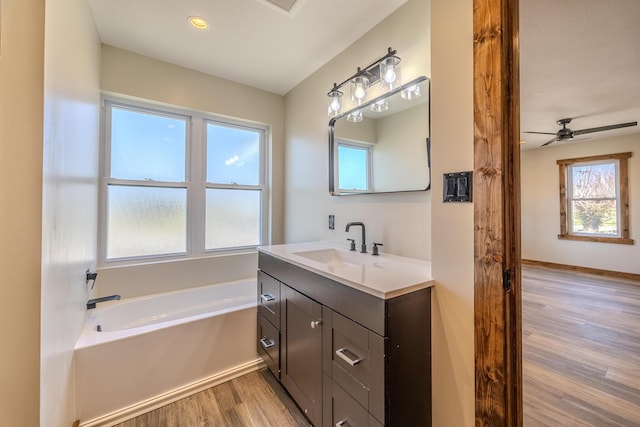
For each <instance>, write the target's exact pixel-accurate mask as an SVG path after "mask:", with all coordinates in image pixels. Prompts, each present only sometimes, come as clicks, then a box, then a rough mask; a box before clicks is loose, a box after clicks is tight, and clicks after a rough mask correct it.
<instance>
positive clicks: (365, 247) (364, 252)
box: [345, 222, 367, 254]
mask: <svg viewBox="0 0 640 427" xmlns="http://www.w3.org/2000/svg"><path fill="white" fill-rule="evenodd" d="M352 225H359V226H360V227H362V246H360V253H363V254H366V253H367V242H366V240H365V234H364V224H363V223H361V222H350V223H348V224H347V228H346V230H345V231H349V229H350V228H351V226H352Z"/></svg>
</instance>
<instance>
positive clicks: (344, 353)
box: [336, 347, 362, 366]
mask: <svg viewBox="0 0 640 427" xmlns="http://www.w3.org/2000/svg"><path fill="white" fill-rule="evenodd" d="M347 353H349V354H351V355H353V356H355V354H353V353H352V352H350V351H349V350H348V349H347V348H346V347H343V348H340V349H338V350H336V355H337V356H338V357H339V358H340V359H342V360H344V361H345V362H347V363H348V364H349V365H351V366H356V365H357V364H358V363H360V362H362V358H361V357H360V358H359V357H357V356H356V358H355V359H352V358H351V357H349V355H348V354H347Z"/></svg>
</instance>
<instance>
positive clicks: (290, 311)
mask: <svg viewBox="0 0 640 427" xmlns="http://www.w3.org/2000/svg"><path fill="white" fill-rule="evenodd" d="M282 294H283V299H282V304H283V305H282V306H281V309H282V310H283V321H282V323H283V324H284V327H283V328H282V382H283V384H284V386H285V387H286V389H287V391H288V392H289V394H291V396H292V397H293V399H294V400H295V401H296V403H297V404H298V406H300V408H301V409H302V410H303V411H304V413H305V414H306V415H307V417H308V418H309V420H310V421H311V422H312V423H313V425H315V426H317V427H320V426H321V425H322V424H321V423H322V306H321V305H320V304H318V303H317V302H315V301H313V300H312V299H310V298H308V297H306V296H305V295H303V294H301V293H299V292H297V291H295V290H293V289H291V288H289V287H288V286H283V287H282Z"/></svg>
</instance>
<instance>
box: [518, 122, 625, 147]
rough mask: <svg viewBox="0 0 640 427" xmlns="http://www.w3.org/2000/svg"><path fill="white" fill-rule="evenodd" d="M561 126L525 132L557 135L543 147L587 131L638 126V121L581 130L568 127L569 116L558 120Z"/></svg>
mask: <svg viewBox="0 0 640 427" xmlns="http://www.w3.org/2000/svg"><path fill="white" fill-rule="evenodd" d="M556 123H557V124H558V125H559V126H562V129H560V130H559V131H558V132H555V133H553V132H524V133H535V134H539V135H555V136H554V137H553V139H550V140H549V141H547V142H545V143H544V144H542V145H541V147H544V146H547V145H549V144H551V143H552V142H556V141H567V140H570V139H573V137H574V136H577V135H584V134H586V133H593V132H602V131H605V130H612V129H619V128H626V127H629V126H637V124H638V122H627V123H618V124H616V125H609V126H600V127H595V128H588V129H580V130H571V129H569V128H568V127H567V125H568V124H569V123H571V119H570V118H567V119H560V120H558V121H557V122H556Z"/></svg>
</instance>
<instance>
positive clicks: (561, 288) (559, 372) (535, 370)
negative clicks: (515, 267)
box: [522, 266, 640, 427]
mask: <svg viewBox="0 0 640 427" xmlns="http://www.w3.org/2000/svg"><path fill="white" fill-rule="evenodd" d="M522 301H523V303H522V311H523V315H522V328H523V340H522V347H523V391H524V398H523V402H524V425H525V426H526V427H536V426H560V425H562V426H598V427H600V426H625V427H626V426H640V283H636V282H631V281H628V280H622V279H609V278H603V277H600V276H591V275H582V274H576V273H572V272H566V271H559V270H553V269H547V268H540V267H531V266H523V273H522Z"/></svg>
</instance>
